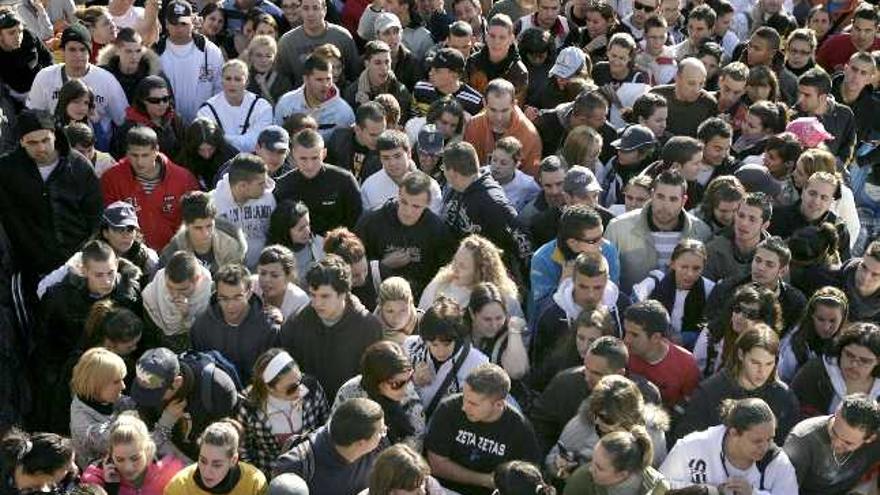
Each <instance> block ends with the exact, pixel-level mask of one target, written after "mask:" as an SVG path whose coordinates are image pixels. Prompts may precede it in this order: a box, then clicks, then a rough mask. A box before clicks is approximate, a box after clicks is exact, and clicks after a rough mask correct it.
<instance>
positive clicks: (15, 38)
mask: <svg viewBox="0 0 880 495" xmlns="http://www.w3.org/2000/svg"><path fill="white" fill-rule="evenodd" d="M52 63H53V59H52V54H51V53H50V52H49V50H48V49H47V48H46V46H45V45H43V43H42V42H41V41H40V40H39V39H37V37H36V36H34V34H33V33H32V32H30V31H29V30H28V29H26V28H25V26H24V25H23V24H22V23H21V19H19V18H18V16H17V15H16V14H15V12H13V11H12V10H3V11H0V78H2V79H3V82H4V83H5V86H6V87H7V89H8V90H9V95H10V96H11V97H12V98H13V99H14V100H15V102H16V106H17V107H19V108H21V107H23V106H24V102H25V100H26V99H27V96H28V93H30V91H31V87H32V85H33V83H34V78H35V77H36V76H37V73H38V72H40V70H42V69H44V68H46V67H49V66H50V65H52Z"/></svg>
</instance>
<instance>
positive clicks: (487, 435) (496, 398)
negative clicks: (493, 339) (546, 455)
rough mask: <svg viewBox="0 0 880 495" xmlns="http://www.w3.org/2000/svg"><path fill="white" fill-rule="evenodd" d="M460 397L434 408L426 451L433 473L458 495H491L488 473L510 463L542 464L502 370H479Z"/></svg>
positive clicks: (494, 367)
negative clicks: (508, 397)
mask: <svg viewBox="0 0 880 495" xmlns="http://www.w3.org/2000/svg"><path fill="white" fill-rule="evenodd" d="M463 390H464V391H463V393H461V394H455V395H453V396H451V397H449V398H447V399H446V400H444V401H443V402H441V403H440V406H439V407H437V410H436V411H435V412H434V415H433V416H432V421H431V424H430V426H429V428H428V434H427V436H426V438H425V448H426V450H427V451H428V464H429V465H430V466H431V472H432V473H433V475H434V476H436V477H437V478H438V479H439V480H440V481H441V482H442V483H443V484H444V486H446V487H448V488H451V489H453V490H456V491H457V492H460V493H470V494H489V493H490V492H491V490H492V489H493V488H494V487H495V482H494V479H493V477H492V472H493V471H494V469H495V468H496V467H498V466H499V465H500V464H502V463H504V462H506V461H510V460H514V459H517V460H525V461H530V462H534V463H540V449H539V447H538V441H537V439H536V438H535V432H534V430H532V425H531V424H530V423H529V420H528V419H526V418H525V416H523V414H522V413H521V412H519V410H517V409H516V408H514V407H513V406H512V405H510V403H508V401H507V394H508V393H510V377H508V376H507V373H506V372H505V371H504V369H502V368H501V367H500V366H497V365H494V364H483V365H480V366H479V367H477V368H476V369H474V370H473V371H471V372H470V373H469V374H468V375H467V378H465V383H464V389H463Z"/></svg>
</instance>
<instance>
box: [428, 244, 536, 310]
mask: <svg viewBox="0 0 880 495" xmlns="http://www.w3.org/2000/svg"><path fill="white" fill-rule="evenodd" d="M459 248H466V249H467V250H468V251H470V253H471V255H473V257H474V281H473V283H474V286H476V285H477V284H479V283H480V282H492V283H493V284H495V285H496V286H498V288H499V289H500V290H501V292H502V293H504V295H505V296H506V297H509V298H512V299H517V300H518V299H519V291H518V290H517V288H516V284H515V283H514V282H513V280H511V279H510V276H509V275H508V274H507V269H506V268H505V267H504V261H502V259H501V255H502V253H503V251H501V250H500V249H498V248H497V247H496V246H495V244H492V241H490V240H489V239H486V238H485V237H483V236H481V235H477V234H471V235H469V236H467V237H465V238H464V239H462V240H461V244H459ZM434 278H435V279H438V280H440V281H442V282H450V281H452V263H451V262H450V263H449V264H447V265H446V266H444V267H443V268H441V269H440V271H439V272H437V275H436V276H435V277H434Z"/></svg>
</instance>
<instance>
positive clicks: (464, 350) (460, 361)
mask: <svg viewBox="0 0 880 495" xmlns="http://www.w3.org/2000/svg"><path fill="white" fill-rule="evenodd" d="M429 352H430V351H429ZM470 352H471V343H470V342H465V343H464V345H463V346H462V347H461V351H460V352H459V354H458V357H457V358H455V362H454V363H452V369H451V370H449V373H448V374H447V375H446V378H444V379H443V383H441V384H440V387H439V388H438V389H437V392H436V393H434V397H432V398H431V403H430V404H428V407H427V408H426V409H425V417H430V416H431V414H433V413H434V409H437V406H438V405H439V404H440V399H442V398H443V396H444V395H445V394H444V391H445V390H446V389H447V388H449V384H450V383H452V380H453V379H455V376H456V375H458V371H459V370H460V369H461V367H462V365H464V360H465V359H467V355H468V354H469V353H470Z"/></svg>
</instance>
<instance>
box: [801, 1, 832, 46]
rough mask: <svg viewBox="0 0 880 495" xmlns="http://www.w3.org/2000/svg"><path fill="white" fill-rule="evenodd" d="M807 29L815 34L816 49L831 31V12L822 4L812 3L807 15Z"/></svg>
mask: <svg viewBox="0 0 880 495" xmlns="http://www.w3.org/2000/svg"><path fill="white" fill-rule="evenodd" d="M807 29H809V30H810V31H812V32H813V33H814V34H815V35H816V50H818V49H819V47H820V46H822V43H825V40H826V39H828V34H829V33H830V32H831V14H830V13H829V12H828V10H827V9H826V8H825V5H824V4H818V5H814V6H813V8H812V9H810V13H809V14H808V15H807Z"/></svg>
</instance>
